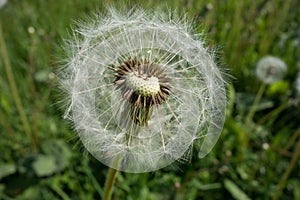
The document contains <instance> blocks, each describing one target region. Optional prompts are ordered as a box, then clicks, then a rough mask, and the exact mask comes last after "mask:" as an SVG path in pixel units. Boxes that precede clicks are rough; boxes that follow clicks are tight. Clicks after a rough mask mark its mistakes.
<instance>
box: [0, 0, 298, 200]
mask: <svg viewBox="0 0 300 200" xmlns="http://www.w3.org/2000/svg"><path fill="white" fill-rule="evenodd" d="M103 2H104V3H101V1H97V0H90V1H82V0H48V1H46V0H23V1H20V0H10V1H9V2H8V3H7V4H6V5H5V6H4V7H2V8H0V24H1V29H2V30H0V31H1V32H0V49H1V51H0V74H1V76H0V88H1V89H0V137H1V139H0V152H1V153H0V199H64V200H67V199H100V197H101V196H102V195H103V186H104V180H105V177H106V173H107V172H108V168H107V167H106V166H104V165H102V164H101V163H100V162H98V161H97V160H95V159H94V158H93V157H92V156H90V155H89V154H88V153H87V152H86V151H85V150H84V148H83V147H82V145H81V143H80V142H79V139H78V138H77V137H76V133H75V132H74V131H73V130H72V126H71V125H70V124H68V123H67V122H66V121H64V120H63V119H62V115H63V110H62V109H61V104H62V103H60V101H61V97H60V91H59V89H58V87H57V85H58V83H57V79H56V77H55V75H54V74H53V72H54V71H55V70H56V68H57V66H58V65H59V63H60V61H61V59H62V58H64V53H63V50H62V48H61V44H62V43H63V40H64V39H67V38H68V37H69V34H70V32H71V27H72V26H73V25H74V22H75V21H76V20H78V19H86V18H87V16H90V15H91V14H92V13H94V12H96V11H103V10H105V5H110V4H111V3H114V5H115V6H116V7H120V8H122V7H124V5H123V4H122V2H121V3H120V2H119V3H118V2H117V1H115V2H113V1H111V0H105V1H103ZM141 2H143V1H131V2H127V3H126V4H127V7H130V6H132V5H136V4H140V5H142V7H144V8H145V9H150V8H152V9H160V10H161V11H162V12H167V11H168V9H177V12H178V14H179V15H184V14H187V16H188V17H189V18H191V19H193V21H194V25H195V29H196V31H197V32H203V34H205V38H206V40H207V45H208V46H209V47H210V48H211V49H217V50H218V51H217V59H218V60H217V61H218V63H220V65H221V66H222V67H224V69H228V71H227V73H228V74H231V75H232V77H229V79H230V80H229V81H230V82H231V84H230V85H229V87H228V91H229V92H228V96H229V99H230V101H229V105H228V110H227V117H226V122H225V127H224V130H223V133H222V136H221V138H220V140H219V141H218V143H217V145H216V146H215V148H214V149H213V151H212V152H211V153H210V154H209V155H208V156H206V157H205V158H203V159H198V158H197V156H196V155H195V156H193V159H192V162H191V163H188V164H182V163H177V164H176V165H172V166H169V167H167V168H165V169H162V170H159V171H156V172H152V173H145V174H128V173H119V174H118V175H117V179H116V182H115V188H114V190H113V196H114V199H127V200H130V199H146V200H147V199H149V200H151V199H176V200H180V199H188V200H192V199H225V198H226V199H234V198H236V199H239V198H240V199H242V198H243V199H247V198H250V199H272V198H273V199H300V188H299V185H300V179H299V178H300V174H299V171H300V162H299V153H300V128H299V124H300V115H299V112H300V104H299V97H298V100H295V99H296V98H297V97H296V94H295V89H294V85H293V84H294V81H295V77H296V73H297V72H298V71H299V70H300V69H299V67H300V66H299V62H300V54H299V52H300V51H299V50H300V47H299V46H300V45H299V43H300V36H299V32H300V28H299V23H300V22H299V15H300V11H299V10H300V9H299V8H300V4H299V2H298V1H297V0H271V1H265V0H256V1H251V0H245V1H238V0H224V1H219V0H211V1H198V0H189V1H188V0H175V1H173V0H166V1H147V3H141ZM208 2H209V3H208ZM265 55H273V56H277V57H280V58H281V59H282V60H284V61H285V62H286V64H287V66H288V72H287V74H286V75H285V77H284V79H283V80H282V81H280V82H278V83H276V84H274V85H271V86H266V88H265V92H264V93H263V94H262V98H261V100H260V101H259V102H258V104H257V105H256V110H255V113H254V115H253V117H252V116H251V118H250V121H249V119H248V121H247V116H248V112H249V111H250V110H251V106H252V103H253V101H254V98H255V96H256V94H257V92H258V91H259V88H260V86H261V83H260V82H259V81H258V80H257V78H256V77H255V75H254V68H255V64H256V62H257V61H258V59H260V58H261V57H263V56H265ZM297 65H298V66H297ZM293 102H294V103H293ZM295 102H296V103H295ZM246 121H247V123H246Z"/></svg>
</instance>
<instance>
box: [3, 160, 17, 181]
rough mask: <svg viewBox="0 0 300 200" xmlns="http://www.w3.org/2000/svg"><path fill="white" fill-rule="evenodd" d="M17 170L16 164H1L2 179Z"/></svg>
mask: <svg viewBox="0 0 300 200" xmlns="http://www.w3.org/2000/svg"><path fill="white" fill-rule="evenodd" d="M15 172H16V166H15V165H14V164H2V165H0V180H1V179H2V178H4V177H6V176H9V175H11V174H13V173H15Z"/></svg>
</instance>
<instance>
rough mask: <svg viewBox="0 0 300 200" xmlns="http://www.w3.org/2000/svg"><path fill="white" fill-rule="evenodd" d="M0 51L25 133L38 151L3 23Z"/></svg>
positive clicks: (0, 33) (0, 26) (0, 29)
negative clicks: (11, 62)
mask: <svg viewBox="0 0 300 200" xmlns="http://www.w3.org/2000/svg"><path fill="white" fill-rule="evenodd" d="M0 50H1V54H2V57H3V62H4V66H5V71H6V75H7V79H8V83H9V86H10V88H11V92H12V95H13V98H14V101H15V103H16V107H17V110H18V112H19V115H20V118H21V121H22V124H23V127H24V131H25V133H26V135H27V137H28V139H29V140H30V142H31V144H32V147H33V149H34V150H36V149H37V147H36V145H35V143H34V141H33V139H32V136H31V129H30V126H29V123H28V120H27V117H26V114H25V111H24V108H23V106H22V102H21V99H20V96H19V93H18V89H17V86H16V83H15V79H14V75H13V72H12V67H11V65H10V61H9V57H8V53H7V48H6V44H5V41H4V38H3V31H2V24H1V22H0Z"/></svg>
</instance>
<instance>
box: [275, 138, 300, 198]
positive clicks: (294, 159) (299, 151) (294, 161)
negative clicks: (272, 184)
mask: <svg viewBox="0 0 300 200" xmlns="http://www.w3.org/2000/svg"><path fill="white" fill-rule="evenodd" d="M299 155H300V138H299V139H298V143H297V147H296V150H295V152H294V154H293V157H292V159H291V162H290V164H289V166H288V168H287V169H286V170H285V172H284V174H283V176H282V177H281V180H280V182H279V183H278V186H277V190H276V192H275V194H274V196H273V198H272V199H273V200H277V199H278V198H279V197H280V195H281V192H282V190H283V189H284V187H285V185H286V181H287V179H288V178H289V176H290V174H291V172H292V170H293V169H294V167H295V165H296V164H297V161H298V157H299Z"/></svg>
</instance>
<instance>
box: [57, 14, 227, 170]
mask: <svg viewBox="0 0 300 200" xmlns="http://www.w3.org/2000/svg"><path fill="white" fill-rule="evenodd" d="M90 21H92V23H89V24H88V25H85V24H82V25H81V26H80V28H78V29H76V30H74V32H76V36H75V37H74V41H71V42H70V43H69V45H68V46H67V50H68V51H69V52H70V54H69V58H70V59H69V61H68V63H67V64H66V67H65V68H64V70H63V72H62V73H61V75H62V76H61V77H62V78H61V82H62V84H63V86H64V88H65V90H66V91H67V93H68V98H69V99H70V104H69V107H68V108H67V112H66V116H69V118H70V119H71V120H72V121H73V122H74V125H75V127H76V130H77V131H78V134H79V136H80V139H81V141H82V143H83V145H84V146H85V147H86V149H87V150H88V151H89V152H90V153H91V154H92V155H93V156H94V157H95V158H97V159H98V160H99V161H101V162H102V163H104V164H106V165H107V166H109V167H112V168H115V169H118V170H121V171H127V172H147V171H154V170H157V169H160V168H162V167H165V166H167V165H169V164H171V163H173V162H174V161H176V160H178V159H186V158H187V156H188V155H191V153H190V151H191V149H193V148H192V147H193V145H194V144H196V145H195V147H198V154H199V156H200V157H203V156H205V155H206V154H207V153H209V152H210V151H211V149H212V147H213V146H214V145H215V143H216V141H217V139H218V137H219V135H220V133H221V130H222V126H223V123H224V111H225V104H226V96H225V81H224V79H223V77H222V74H221V72H220V71H219V69H218V68H217V66H216V64H215V63H214V61H213V56H212V55H211V54H210V53H209V52H207V48H205V47H204V46H203V41H202V40H201V38H199V36H198V35H193V34H191V33H190V32H191V31H192V29H191V26H190V24H189V23H188V22H187V21H185V20H180V19H176V18H174V19H172V20H169V18H168V17H166V18H164V17H163V16H162V14H160V13H157V12H153V13H151V15H148V14H146V13H145V12H144V11H142V10H139V9H137V10H136V11H132V12H130V14H120V13H118V12H117V11H116V10H114V9H110V10H109V11H108V14H107V15H106V16H101V17H99V18H98V19H97V21H93V20H90ZM79 38H80V39H79ZM70 49H71V50H70Z"/></svg>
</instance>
